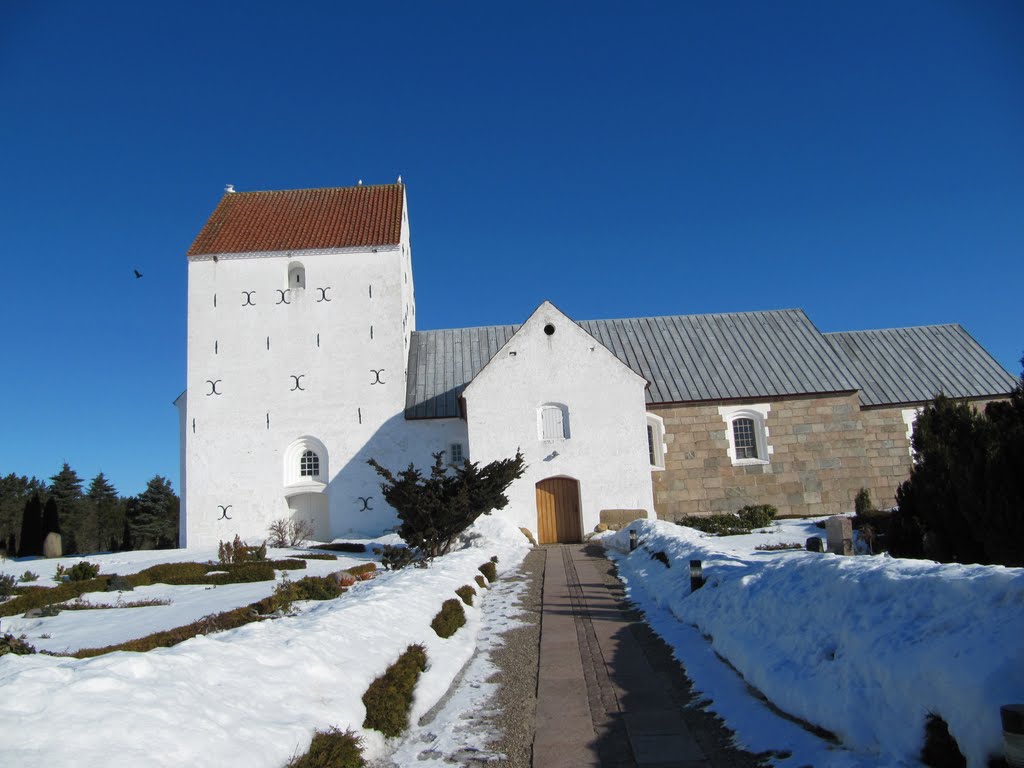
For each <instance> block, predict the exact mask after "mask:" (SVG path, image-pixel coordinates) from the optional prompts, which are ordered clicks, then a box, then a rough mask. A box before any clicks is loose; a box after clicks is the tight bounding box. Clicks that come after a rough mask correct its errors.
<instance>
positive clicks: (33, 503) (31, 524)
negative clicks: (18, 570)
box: [18, 493, 46, 557]
mask: <svg viewBox="0 0 1024 768" xmlns="http://www.w3.org/2000/svg"><path fill="white" fill-rule="evenodd" d="M44 538H46V534H45V533H43V502H42V501H41V500H40V499H39V494H38V493H33V494H32V498H30V499H29V500H28V501H26V502H25V509H24V510H23V512H22V516H21V536H20V537H19V539H18V556H19V557H33V556H40V555H42V554H43V539H44Z"/></svg>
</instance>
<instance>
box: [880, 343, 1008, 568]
mask: <svg viewBox="0 0 1024 768" xmlns="http://www.w3.org/2000/svg"><path fill="white" fill-rule="evenodd" d="M1022 362H1024V361H1022ZM911 442H912V444H913V448H914V457H915V462H914V466H913V467H912V468H911V470H910V479H908V480H907V481H906V482H904V483H902V484H901V485H900V486H899V488H898V489H897V491H896V501H897V504H898V506H899V509H898V510H897V511H896V512H895V513H894V515H893V519H892V524H891V530H890V540H889V551H890V552H891V553H892V554H894V555H897V556H899V557H927V558H929V559H932V560H938V561H940V562H958V563H982V564H998V565H1008V566H1024V512H1022V510H1024V472H1021V467H1024V378H1022V380H1021V381H1020V382H1019V383H1018V384H1017V387H1016V388H1015V389H1014V390H1013V392H1012V393H1011V394H1010V398H1009V400H1008V401H1001V402H993V403H989V404H988V405H987V406H986V408H985V412H984V413H979V412H978V411H976V410H974V408H972V407H971V406H970V404H968V403H966V402H957V401H955V400H951V399H950V398H948V397H943V396H939V397H936V398H935V400H933V401H932V402H931V403H929V404H928V405H927V406H925V408H924V410H923V411H922V412H921V414H920V415H919V416H918V417H917V422H916V423H915V425H914V434H913V437H912V439H911Z"/></svg>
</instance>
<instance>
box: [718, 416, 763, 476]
mask: <svg viewBox="0 0 1024 768" xmlns="http://www.w3.org/2000/svg"><path fill="white" fill-rule="evenodd" d="M770 410H771V406H770V405H769V404H767V403H765V404H764V405H760V404H758V405H743V406H721V407H719V409H718V413H719V414H720V415H721V416H722V418H723V419H724V420H725V424H726V427H727V429H726V431H725V437H726V439H727V440H728V441H729V448H728V453H729V459H730V460H731V461H732V463H733V464H767V463H769V460H770V459H769V457H770V456H771V454H772V446H771V445H769V444H768V427H767V425H766V423H765V422H766V421H767V419H768V412H769V411H770Z"/></svg>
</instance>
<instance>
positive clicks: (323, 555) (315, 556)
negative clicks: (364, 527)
mask: <svg viewBox="0 0 1024 768" xmlns="http://www.w3.org/2000/svg"><path fill="white" fill-rule="evenodd" d="M295 557H298V558H301V559H302V560H337V559H338V556H337V555H331V554H328V553H327V552H303V553H302V554H301V555H295ZM317 733H320V731H317Z"/></svg>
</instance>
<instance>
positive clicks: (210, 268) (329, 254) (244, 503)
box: [177, 180, 465, 547]
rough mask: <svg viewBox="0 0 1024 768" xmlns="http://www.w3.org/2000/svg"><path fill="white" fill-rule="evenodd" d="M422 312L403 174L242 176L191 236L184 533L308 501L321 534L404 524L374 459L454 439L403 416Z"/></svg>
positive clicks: (223, 530)
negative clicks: (314, 178)
mask: <svg viewBox="0 0 1024 768" xmlns="http://www.w3.org/2000/svg"><path fill="white" fill-rule="evenodd" d="M415 324H416V302H415V296H414V292H413V280H412V263H411V250H410V246H409V218H408V211H407V205H406V195H405V186H404V185H403V184H402V183H401V180H399V182H398V183H396V184H387V185H379V186H363V185H362V184H360V185H359V186H356V187H346V188H332V189H306V190H289V191H270V192H235V191H234V190H233V189H232V188H231V187H230V186H229V187H228V189H227V192H226V193H225V194H224V196H223V198H222V199H221V201H220V203H219V205H218V206H217V208H216V210H215V211H214V212H213V215H212V216H211V217H210V219H209V221H208V222H207V223H206V225H205V226H204V227H203V229H202V231H201V232H200V233H199V236H198V237H197V238H196V240H195V242H194V243H193V245H192V247H191V248H190V249H189V251H188V374H187V389H186V392H185V393H184V394H183V396H182V397H180V398H179V400H178V401H177V402H178V406H179V409H180V413H181V419H180V424H181V431H182V435H181V437H182V488H183V492H182V498H183V510H182V512H183V514H182V516H181V519H182V521H183V522H182V531H181V541H182V545H183V546H190V547H194V546H208V545H211V544H216V543H217V542H218V541H223V540H230V539H231V538H233V536H234V535H235V534H236V533H237V534H239V535H241V536H242V538H248V539H251V540H254V541H255V540H260V539H262V538H264V537H266V535H267V529H268V527H269V525H270V524H271V522H273V521H275V520H279V519H282V518H291V517H293V516H298V517H301V518H305V519H309V520H311V521H312V522H313V525H314V529H315V534H314V537H315V538H317V539H319V540H324V539H329V538H331V537H332V536H338V535H342V534H345V533H351V532H361V531H366V532H379V531H380V530H381V529H383V528H385V527H387V526H389V525H392V524H393V522H394V515H393V512H392V511H391V510H390V509H388V508H387V507H386V505H385V504H384V502H383V499H382V498H381V495H380V488H379V479H378V477H377V476H376V474H375V473H374V472H373V470H372V469H371V468H370V467H369V466H367V464H366V459H367V458H369V457H371V456H372V457H373V458H376V459H377V460H379V461H381V462H382V463H384V464H385V465H389V466H404V465H405V464H407V463H408V462H409V461H410V460H412V458H415V459H416V460H417V461H422V460H423V459H424V458H425V459H426V460H428V461H429V455H430V451H431V450H432V449H433V450H436V449H437V447H436V445H435V444H438V445H443V444H444V440H445V439H446V438H445V437H444V436H443V435H440V434H439V435H433V433H434V432H437V431H438V426H439V425H435V426H433V427H430V426H426V427H422V428H420V430H419V433H417V431H416V430H412V431H410V429H409V427H408V426H407V425H406V424H405V423H404V419H403V416H402V414H403V409H404V406H405V394H406V365H407V362H406V361H407V360H408V352H409V338H410V334H411V333H412V331H413V330H414V328H415ZM452 428H453V427H452V426H451V424H450V423H449V425H448V426H447V427H441V431H445V430H451V429H452ZM454 428H455V429H456V431H457V430H459V429H462V430H463V433H464V429H465V427H464V424H463V425H459V424H456V425H455V427H454ZM418 434H419V437H417V435H418ZM411 443H412V444H411Z"/></svg>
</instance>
